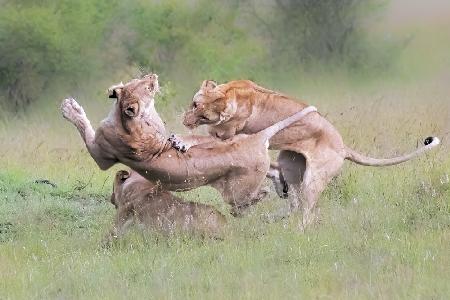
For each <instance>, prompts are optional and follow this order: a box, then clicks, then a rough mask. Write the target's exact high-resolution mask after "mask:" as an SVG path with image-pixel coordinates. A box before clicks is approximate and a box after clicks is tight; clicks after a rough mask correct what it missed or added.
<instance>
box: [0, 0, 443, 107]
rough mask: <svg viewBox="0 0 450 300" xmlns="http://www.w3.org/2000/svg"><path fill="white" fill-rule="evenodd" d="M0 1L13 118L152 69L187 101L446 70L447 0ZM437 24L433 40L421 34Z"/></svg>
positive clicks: (0, 64) (3, 76) (2, 63)
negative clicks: (230, 86) (218, 93)
mask: <svg viewBox="0 0 450 300" xmlns="http://www.w3.org/2000/svg"><path fill="white" fill-rule="evenodd" d="M414 3H416V4H414ZM420 3H422V4H420ZM0 4H1V7H2V8H1V10H0V45H1V47H0V90H1V93H0V94H1V95H0V105H1V106H2V108H3V110H6V111H8V112H12V113H17V112H23V111H26V110H27V109H29V107H30V105H38V106H39V105H42V104H44V103H46V104H48V103H49V101H52V100H53V99H58V100H60V99H61V97H63V96H66V95H69V94H70V95H73V96H77V95H79V94H80V93H82V94H83V95H95V96H98V95H97V94H95V93H98V91H99V90H104V89H105V88H106V87H107V86H108V85H109V84H112V83H114V82H116V81H121V80H127V79H129V78H131V77H133V76H137V75H139V74H140V73H145V72H156V73H158V74H160V75H161V81H162V84H163V85H164V84H167V83H168V82H171V84H169V86H170V87H171V95H172V96H175V99H176V100H180V101H187V100H188V98H189V96H190V94H192V92H193V91H194V89H195V88H196V87H197V86H198V85H199V83H200V82H201V80H203V79H208V78H209V79H215V80H218V81H220V82H222V81H227V80H231V79H237V78H249V79H253V80H256V81H258V82H260V83H261V84H266V85H271V86H272V87H273V88H275V87H277V88H279V89H284V88H285V89H289V87H290V86H295V87H297V88H298V87H299V86H300V87H302V86H305V88H308V87H310V86H311V85H314V84H315V85H316V86H317V84H316V83H315V81H317V80H321V81H324V82H325V83H326V84H329V83H331V84H332V83H333V82H334V83H335V84H334V85H339V84H341V83H342V82H348V81H349V82H351V83H362V82H363V83H366V82H373V81H374V80H378V79H380V78H383V79H386V76H388V77H390V78H392V79H396V80H399V79H400V80H401V79H407V80H409V79H411V78H414V79H417V78H418V77H419V78H420V76H421V75H420V74H412V73H417V71H419V72H426V71H428V70H429V69H430V67H431V68H432V70H433V71H434V72H439V69H445V68H447V69H448V66H449V58H448V55H447V53H446V52H447V51H445V52H444V49H445V50H448V48H447V46H448V45H449V39H450V38H449V37H448V26H449V25H448V23H449V22H447V23H445V24H441V22H443V21H445V20H448V15H449V14H447V15H445V14H442V11H445V10H447V11H448V10H449V5H448V4H446V1H439V0H434V1H431V2H427V3H423V2H421V1H401V0H396V1H391V2H390V1H387V0H341V1H334V0H321V1H314V0H278V1H277V0H263V1H256V0H243V1H238V0H231V1H206V0H191V1H180V0H168V1H139V0H136V1H132V0H129V1H118V0H96V1H90V0H79V1H70V0H61V1H50V0H37V1H29V0H14V1H11V0H2V1H0ZM414 6H418V7H416V8H414ZM414 9H415V10H416V11H414ZM426 9H428V10H429V11H428V12H427V11H426ZM405 10H408V11H411V12H412V14H410V15H409V17H408V13H405V12H404V11H405ZM436 14H437V15H436ZM424 20H425V23H428V24H427V25H426V26H423V25H422V24H421V23H420V22H422V23H423V21H424ZM430 28H433V36H429V35H428V34H427V33H426V32H424V31H426V30H427V29H430ZM436 30H437V31H436ZM442 38H444V39H446V40H444V41H442V40H441V41H439V43H441V44H437V45H436V46H435V45H433V44H435V42H433V39H437V40H439V39H442ZM429 43H432V45H430V44H429ZM430 47H432V48H433V53H429V52H427V51H430V50H431V49H430ZM411 49H413V50H411ZM411 64H412V65H411ZM417 68H418V69H417ZM336 82H337V84H336ZM181 95H183V96H181ZM50 99H52V100H50ZM181 99H182V100H181ZM176 100H174V99H173V97H172V98H171V99H170V101H171V102H172V101H176ZM52 103H53V102H52Z"/></svg>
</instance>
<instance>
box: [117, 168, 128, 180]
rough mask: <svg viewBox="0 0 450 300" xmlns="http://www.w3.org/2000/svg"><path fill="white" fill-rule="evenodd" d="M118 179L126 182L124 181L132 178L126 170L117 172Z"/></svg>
mask: <svg viewBox="0 0 450 300" xmlns="http://www.w3.org/2000/svg"><path fill="white" fill-rule="evenodd" d="M117 177H118V178H119V179H120V180H122V181H124V180H126V179H127V178H128V177H130V172H128V171H125V170H120V171H118V172H117Z"/></svg>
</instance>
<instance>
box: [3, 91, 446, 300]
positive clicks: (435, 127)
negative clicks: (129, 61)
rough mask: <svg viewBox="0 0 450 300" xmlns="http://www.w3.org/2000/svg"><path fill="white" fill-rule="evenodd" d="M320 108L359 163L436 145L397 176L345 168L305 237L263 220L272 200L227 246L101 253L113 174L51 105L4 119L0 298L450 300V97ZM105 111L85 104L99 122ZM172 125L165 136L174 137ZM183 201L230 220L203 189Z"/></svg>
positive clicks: (181, 243)
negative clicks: (362, 157)
mask: <svg viewBox="0 0 450 300" xmlns="http://www.w3.org/2000/svg"><path fill="white" fill-rule="evenodd" d="M317 95H318V96H314V95H313V94H311V95H307V96H308V98H309V100H308V102H310V103H314V104H315V105H316V106H317V107H319V110H320V111H321V112H322V113H323V114H324V115H327V118H328V119H330V120H331V121H332V122H333V123H334V124H335V125H336V126H337V128H338V129H339V130H340V131H341V132H342V134H343V136H344V139H345V141H346V142H347V144H348V145H350V146H352V147H354V148H355V149H358V150H361V151H362V152H366V153H370V154H372V155H377V156H381V155H385V156H390V155H395V154H398V153H401V152H406V151H409V150H411V149H413V148H414V147H415V146H416V141H419V140H421V139H422V138H423V137H426V136H428V135H430V134H433V135H438V136H440V137H442V138H443V145H442V146H441V147H440V148H439V149H437V150H435V151H433V152H431V153H428V154H426V155H424V156H423V157H421V158H420V159H417V160H415V161H413V162H409V163H406V164H403V165H400V166H396V167H389V168H368V167H361V166H356V165H353V164H351V163H346V165H345V167H344V170H343V172H342V174H341V175H340V176H339V177H337V178H336V179H335V180H334V181H333V182H332V183H331V184H330V186H329V187H328V189H327V190H326V191H325V192H324V194H323V195H322V197H321V199H320V202H319V206H320V209H321V211H320V219H321V220H320V222H319V223H318V224H316V225H315V226H313V227H311V228H309V230H307V231H306V232H305V233H303V234H301V233H299V232H298V230H297V220H296V217H292V218H291V219H289V220H288V221H282V222H279V223H274V224H266V223H264V222H263V221H262V220H261V215H264V214H267V213H270V212H273V211H274V210H276V209H277V208H279V207H280V206H281V205H283V200H279V199H277V198H276V197H275V196H274V194H272V195H271V196H270V197H269V199H267V200H266V201H265V202H263V203H261V204H259V205H257V206H256V207H255V208H254V209H253V210H252V211H251V213H250V214H249V216H246V217H244V218H242V219H233V218H229V227H228V228H227V231H226V237H225V240H223V241H210V240H205V241H202V240H199V239H191V238H188V237H183V236H173V237H169V238H167V237H163V236H159V235H157V234H151V233H145V232H140V231H137V230H134V231H132V232H130V234H128V235H127V236H126V237H125V238H124V239H123V240H121V241H120V242H118V243H117V244H115V245H114V246H113V247H112V248H109V249H103V248H102V247H100V241H101V239H102V237H103V236H104V235H105V233H106V232H107V231H108V229H109V227H110V226H111V223H112V219H113V215H114V208H113V206H112V205H111V204H110V203H109V195H110V192H111V184H112V176H113V174H114V171H115V170H117V169H119V168H121V167H120V166H117V167H115V168H114V169H113V170H109V171H107V172H102V171H100V170H98V168H97V167H96V166H95V164H94V163H93V161H92V159H91V158H90V157H89V156H88V154H87V152H86V151H85V150H84V148H83V145H82V143H81V139H80V138H79V136H78V134H77V132H76V131H75V129H74V128H72V127H71V126H70V124H68V123H67V122H65V121H64V120H63V119H62V118H61V117H59V113H58V112H57V110H56V109H57V106H56V105H55V107H54V109H53V108H51V109H49V111H48V112H42V114H39V113H34V114H32V115H31V116H24V117H22V118H19V119H16V120H9V121H8V125H3V127H0V139H1V140H2V144H3V148H2V153H1V154H0V164H1V165H2V168H1V170H0V299H36V298H37V299H49V298H50V299H51V298H63V299H66V298H68V299H80V298H94V299H95V298H97V299H123V298H151V299H184V298H192V299H198V298H200V299H201V298H220V299H222V298H223V299H230V298H245V299H261V298H263V299H278V298H295V299H297V298H299V297H301V298H320V299H322V298H323V299H325V298H331V299H335V298H341V299H342V298H346V299H365V298H372V299H373V298H381V299H396V298H401V299H411V298H413V299H445V298H448V295H450V285H449V284H448V282H449V281H450V252H449V245H450V183H449V180H448V176H449V175H450V174H449V173H450V156H449V154H448V153H449V135H448V132H449V131H450V124H449V119H450V118H449V117H450V114H449V112H450V104H449V102H448V99H447V97H448V95H449V90H448V88H447V87H446V86H441V87H440V88H439V89H430V88H429V86H428V85H422V86H421V85H416V86H405V87H401V88H397V89H394V88H389V89H386V88H385V87H384V86H380V87H379V88H378V89H377V90H376V91H375V89H374V88H369V89H366V90H358V91H357V92H349V91H348V90H344V89H342V90H340V91H339V90H338V91H334V92H333V93H329V94H327V93H326V92H323V91H322V92H320V93H317ZM424 98H426V99H427V100H428V101H426V102H425V101H423V99H424ZM105 103H106V102H103V103H88V102H87V101H85V102H82V104H83V105H85V106H86V110H87V113H88V116H89V117H91V118H92V119H93V120H94V121H98V120H99V119H100V118H101V116H104V115H105V111H107V110H108V104H105ZM101 106H104V107H103V108H99V107H101ZM175 121H176V122H178V124H179V120H174V121H172V122H171V123H170V124H169V125H168V127H170V128H180V127H177V125H176V124H177V123H175ZM36 179H49V180H50V181H52V182H54V183H56V184H57V185H58V187H56V188H52V187H51V186H49V185H42V184H35V183H34V181H35V180H36ZM184 197H186V198H187V199H189V200H194V201H201V202H206V203H211V204H213V205H215V206H216V207H218V208H219V209H220V210H222V211H225V212H226V211H227V209H228V208H227V207H226V205H225V204H223V202H222V201H221V199H220V197H219V196H218V194H217V192H215V191H213V190H212V189H209V188H201V189H198V190H194V191H191V192H189V193H185V194H184Z"/></svg>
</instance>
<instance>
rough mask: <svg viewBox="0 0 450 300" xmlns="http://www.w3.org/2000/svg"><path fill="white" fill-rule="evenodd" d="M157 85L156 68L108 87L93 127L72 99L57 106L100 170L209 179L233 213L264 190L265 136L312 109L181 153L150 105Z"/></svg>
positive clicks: (192, 183) (175, 185)
mask: <svg viewBox="0 0 450 300" xmlns="http://www.w3.org/2000/svg"><path fill="white" fill-rule="evenodd" d="M158 88H159V83H158V77H157V75H156V74H149V75H146V76H143V77H142V78H140V79H133V80H131V81H130V82H128V83H126V84H119V85H116V86H113V87H112V88H110V90H109V93H110V96H109V97H110V98H113V99H116V101H115V103H114V105H113V109H112V111H111V112H110V114H109V116H108V117H107V118H106V119H105V120H103V121H102V122H101V124H100V126H99V128H98V129H97V131H94V129H93V128H92V126H91V124H90V122H89V120H88V118H87V116H86V113H85V112H84V110H83V108H82V107H81V106H80V105H79V104H78V103H77V102H76V101H75V100H74V99H72V98H70V99H65V100H64V101H63V103H62V105H61V110H62V114H63V116H64V118H66V119H67V120H69V121H70V122H71V123H72V124H74V125H75V126H76V128H77V129H78V131H79V133H80V135H81V137H82V139H83V140H84V143H85V145H86V147H87V149H88V151H89V153H90V155H91V157H92V158H93V159H94V160H95V162H96V163H97V165H98V166H99V167H100V168H101V169H102V170H106V169H108V168H110V167H111V166H113V165H114V164H116V163H118V162H120V163H122V164H124V165H126V166H128V167H130V168H131V169H133V170H135V171H136V172H138V173H139V174H140V175H141V176H143V177H145V178H146V179H147V180H150V181H152V182H159V184H160V185H161V188H162V189H163V190H168V191H185V190H190V189H193V188H196V187H199V186H203V185H210V186H211V187H213V188H215V189H217V190H218V191H219V192H220V193H221V195H222V197H223V199H224V201H225V202H226V203H228V204H230V205H231V213H232V214H233V215H234V216H240V215H241V214H242V213H243V212H244V210H246V208H248V207H249V206H251V205H253V204H255V203H257V202H259V201H260V200H261V199H262V198H263V197H264V196H265V195H266V194H267V191H266V190H264V189H261V186H262V184H263V181H264V178H265V176H266V173H267V172H268V170H269V167H270V158H269V153H268V146H269V142H268V140H269V139H270V138H271V137H272V136H273V135H275V134H276V133H277V132H278V131H280V130H282V129H284V128H285V127H287V126H289V125H290V124H292V123H293V122H296V121H298V120H300V119H302V118H304V117H306V116H307V115H308V114H309V113H312V112H314V111H315V110H316V109H315V108H314V107H312V106H311V107H306V108H305V109H303V110H302V111H300V112H297V113H295V114H293V115H292V116H290V117H287V118H286V119H284V120H281V121H280V122H278V123H275V124H273V125H272V126H269V127H267V128H266V129H264V130H261V131H260V132H258V133H255V134H251V135H245V134H242V135H237V136H235V137H233V138H231V139H229V140H227V141H221V140H217V139H215V138H212V137H208V136H204V137H203V138H202V143H201V144H199V145H196V146H194V147H192V148H191V149H190V151H189V152H187V153H180V152H179V151H177V150H176V149H174V148H173V147H172V143H171V142H170V141H168V139H167V137H166V133H165V127H164V123H163V122H162V120H161V118H160V117H159V115H158V113H157V111H156V110H155V107H154V96H155V93H156V92H157V91H158ZM197 139H198V138H197ZM248 149H252V151H251V152H249V151H248Z"/></svg>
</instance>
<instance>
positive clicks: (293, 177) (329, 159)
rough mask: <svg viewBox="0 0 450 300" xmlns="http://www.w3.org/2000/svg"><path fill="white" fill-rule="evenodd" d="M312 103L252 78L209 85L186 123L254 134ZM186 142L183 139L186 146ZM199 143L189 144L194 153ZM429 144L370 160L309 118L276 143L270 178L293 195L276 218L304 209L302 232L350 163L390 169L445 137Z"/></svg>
mask: <svg viewBox="0 0 450 300" xmlns="http://www.w3.org/2000/svg"><path fill="white" fill-rule="evenodd" d="M305 107H307V104H304V103H301V102H298V101H296V100H295V99H293V98H290V97H288V96H286V95H283V94H280V93H277V92H274V91H271V90H268V89H265V88H262V87H260V86H258V85H256V84H255V83H253V82H252V81H249V80H237V81H230V82H228V83H225V84H220V85H217V84H216V83H215V82H214V81H212V80H206V81H204V82H203V84H202V86H201V88H200V90H199V91H198V92H197V93H196V94H195V95H194V97H193V99H192V104H191V106H190V109H189V110H188V111H187V112H186V114H185V116H184V121H183V123H184V125H185V126H187V127H188V128H191V129H193V128H195V127H197V126H199V125H207V126H208V131H209V133H210V135H211V136H214V137H217V138H219V139H222V140H227V139H229V138H232V137H233V136H235V135H236V134H238V133H239V134H240V133H245V134H252V133H255V132H258V131H260V130H263V129H264V128H267V127H268V126H271V125H272V124H274V123H276V122H278V121H280V120H282V119H284V118H286V117H287V116H289V115H291V114H292V113H294V112H296V111H300V110H302V109H304V108H305ZM183 142H184V141H183V140H178V141H177V143H178V144H182V143H183ZM195 143H196V141H195V140H190V141H187V144H186V145H183V148H184V149H188V148H189V147H190V146H191V145H195ZM424 143H425V146H423V147H421V148H419V149H417V150H415V151H414V152H412V153H409V154H406V155H403V156H399V157H395V158H389V159H377V158H371V157H367V156H364V155H362V154H360V153H358V152H356V151H355V150H352V149H350V148H349V147H347V146H346V145H345V144H344V142H343V140H342V137H341V135H340V134H339V132H338V131H337V130H336V128H334V126H333V125H332V124H331V123H330V122H328V121H327V120H326V119H325V118H324V117H322V116H321V115H320V114H319V113H317V112H315V113H311V114H308V116H306V117H305V118H302V119H301V120H300V121H298V122H296V123H294V124H292V125H291V126H289V127H288V128H286V129H284V130H282V131H280V132H279V133H277V134H276V135H275V136H274V137H273V138H271V139H270V149H273V150H281V152H280V154H279V156H278V164H273V165H272V168H271V170H270V172H269V176H271V177H272V178H274V179H277V178H279V179H280V180H281V186H284V188H281V190H280V188H278V189H277V192H278V194H279V195H280V196H282V197H286V196H287V197H288V198H289V200H290V201H289V203H290V207H289V209H288V210H286V211H284V212H281V213H279V214H278V215H276V216H274V218H282V217H285V216H287V215H289V214H290V213H292V212H295V211H296V210H297V209H298V208H299V207H300V206H301V207H302V210H303V212H302V222H301V224H300V228H301V229H304V228H305V226H307V225H308V224H310V223H311V222H312V221H313V220H314V219H315V208H316V203H317V201H318V199H319V196H320V194H321V193H322V191H323V190H324V189H325V187H326V185H327V184H328V183H329V182H330V181H331V179H332V178H333V177H334V176H336V175H337V174H338V173H339V171H340V169H341V167H342V165H343V163H344V160H345V159H348V160H350V161H353V162H355V163H357V164H360V165H365V166H390V165H395V164H399V163H402V162H405V161H408V160H410V159H412V158H414V157H417V156H419V155H420V154H422V153H424V152H425V151H427V150H429V149H431V148H433V147H435V146H437V145H438V144H439V139H438V138H436V137H429V138H426V139H425V142H424Z"/></svg>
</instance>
